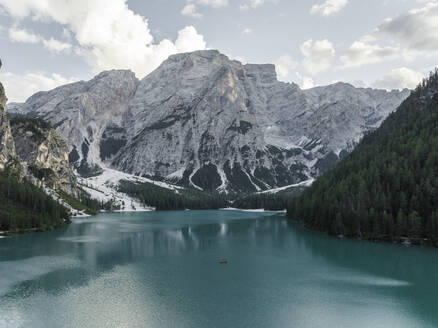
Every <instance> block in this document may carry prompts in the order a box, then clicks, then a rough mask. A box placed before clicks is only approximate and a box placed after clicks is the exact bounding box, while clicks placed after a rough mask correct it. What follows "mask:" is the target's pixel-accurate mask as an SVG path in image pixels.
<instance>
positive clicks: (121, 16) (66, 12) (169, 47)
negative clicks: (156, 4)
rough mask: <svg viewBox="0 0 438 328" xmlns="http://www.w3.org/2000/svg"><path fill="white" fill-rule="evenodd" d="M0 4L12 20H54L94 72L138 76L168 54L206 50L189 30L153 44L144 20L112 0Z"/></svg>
mask: <svg viewBox="0 0 438 328" xmlns="http://www.w3.org/2000/svg"><path fill="white" fill-rule="evenodd" d="M197 2H199V3H202V4H210V5H212V6H221V5H223V4H224V3H228V1H227V0H197ZM0 5H2V6H3V8H4V9H5V10H6V11H7V12H8V13H9V14H10V15H11V16H13V17H14V18H15V19H24V18H27V17H30V18H32V19H33V20H38V21H41V22H48V21H49V22H50V21H53V22H57V23H59V24H60V25H62V27H64V28H67V29H68V30H70V31H71V34H72V36H73V37H74V38H75V39H76V42H77V44H78V47H77V49H76V47H75V52H76V53H78V54H80V55H81V56H83V57H84V58H85V59H86V60H87V61H88V63H89V64H90V65H91V67H92V68H93V70H94V71H95V72H99V71H102V70H106V69H113V68H116V69H117V68H125V69H131V70H133V71H134V72H135V73H136V74H137V75H138V76H139V77H143V76H145V75H147V74H148V73H150V72H151V71H153V70H154V69H155V68H156V67H158V66H159V65H160V64H161V62H162V61H163V60H165V59H166V58H167V57H169V55H172V54H175V53H178V52H184V51H189V50H187V49H190V51H192V50H200V49H204V48H205V47H206V44H205V41H204V39H203V37H202V35H199V34H198V33H197V32H196V30H195V28H193V27H186V28H184V29H182V30H181V31H180V33H179V34H178V39H177V40H175V42H172V41H170V40H167V39H164V40H161V41H160V42H155V41H154V38H153V36H152V35H151V33H150V30H149V25H148V21H147V19H146V18H144V17H143V16H141V15H138V14H136V13H134V12H133V11H132V10H130V9H129V8H128V5H127V3H126V0H113V1H111V5H108V1H107V0H75V1H70V0H38V1H35V0H0ZM190 44H191V45H190ZM53 45H54V43H52V46H53ZM189 45H190V46H189ZM58 48H59V47H58Z"/></svg>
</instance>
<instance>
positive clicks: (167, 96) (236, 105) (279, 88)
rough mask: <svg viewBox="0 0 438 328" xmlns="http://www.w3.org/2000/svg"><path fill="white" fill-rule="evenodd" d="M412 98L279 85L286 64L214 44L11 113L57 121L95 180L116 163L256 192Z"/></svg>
mask: <svg viewBox="0 0 438 328" xmlns="http://www.w3.org/2000/svg"><path fill="white" fill-rule="evenodd" d="M409 94H410V91H409V90H403V91H391V92H388V91H385V90H374V89H364V88H355V87H353V86H352V85H349V84H345V83H336V84H333V85H329V86H326V87H317V88H313V89H309V90H301V89H300V88H299V86H298V85H296V84H293V83H292V84H291V83H283V82H279V81H278V80H277V76H276V73H275V67H274V65H269V64H268V65H253V64H247V65H243V64H242V63H240V62H238V61H234V60H230V59H229V58H228V57H226V56H225V55H222V54H220V53H219V52H218V51H215V50H207V51H197V52H193V53H185V54H178V55H173V56H171V57H169V59H167V60H166V61H165V62H163V63H162V64H161V66H160V67H159V68H157V69H156V70H155V71H154V72H152V73H151V74H149V75H148V76H146V77H145V78H144V79H142V80H140V81H139V80H138V79H137V78H136V77H135V75H134V73H132V72H130V71H120V70H119V71H106V72H102V73H101V74H99V75H97V76H96V77H95V78H94V79H92V80H91V81H88V82H84V81H81V82H77V83H73V84H69V85H65V86H61V87H58V88H56V89H54V90H51V91H48V92H39V93H37V94H35V95H33V96H32V97H30V98H29V99H28V100H27V101H26V102H25V103H23V104H17V103H13V104H9V105H8V112H9V113H10V114H24V115H29V116H33V117H38V118H42V119H44V120H47V121H49V122H50V123H51V124H52V126H53V128H54V129H55V130H56V131H57V132H58V134H59V135H60V136H61V138H63V140H64V141H65V142H66V144H67V147H68V151H69V160H70V162H71V163H73V164H74V165H75V167H76V169H77V170H78V172H79V173H80V174H81V175H83V176H92V175H97V174H99V173H100V172H101V171H102V168H103V167H111V168H113V169H116V170H119V171H123V172H126V173H132V174H136V175H141V176H144V177H150V178H154V179H159V180H166V181H169V182H172V183H176V184H180V185H185V186H191V187H194V188H197V189H202V190H206V191H213V190H217V191H227V192H255V191H261V190H267V189H272V188H278V187H283V186H287V185H292V184H296V183H300V182H302V181H306V180H310V179H312V178H315V177H317V176H319V175H321V174H322V173H324V172H325V171H327V169H329V168H331V167H333V166H334V165H335V164H336V163H337V162H338V161H339V159H341V158H343V157H344V156H345V155H346V154H348V153H349V152H351V151H352V150H353V149H354V147H355V145H357V143H358V142H359V140H360V139H361V138H362V137H363V136H364V135H365V134H366V133H367V132H369V131H373V130H375V129H376V128H377V127H379V125H380V124H381V123H382V121H383V120H384V119H385V118H386V117H387V116H388V115H389V114H390V113H391V112H393V111H394V110H395V109H396V108H397V107H398V106H399V105H400V104H401V103H402V102H403V100H405V99H406V98H407V97H408V96H409ZM0 160H1V158H0Z"/></svg>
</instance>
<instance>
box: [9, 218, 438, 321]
mask: <svg viewBox="0 0 438 328" xmlns="http://www.w3.org/2000/svg"><path fill="white" fill-rule="evenodd" d="M222 259H227V260H228V264H219V261H220V260H222ZM0 327H35V328H39V327H41V328H43V327H44V328H48V327H81V328H82V327H164V328H166V327H182V328H185V327H191V328H194V327H209V328H210V327H227V328H232V327H237V328H239V327H248V328H257V327H294V328H295V327H297V328H299V327H306V328H307V327H312V328H313V327H336V328H338V327H348V328H351V327H385V328H387V327H397V328H403V327H409V328H412V327H438V249H433V248H422V247H410V248H407V247H403V246H400V245H391V244H377V243H369V242H360V241H352V240H339V239H335V238H331V237H328V236H325V235H322V234H319V233H314V232H310V231H307V230H305V229H303V228H301V227H300V226H298V225H296V224H295V223H291V222H289V221H288V220H286V218H285V217H284V216H282V215H278V214H269V213H249V212H239V211H180V212H177V211H175V212H147V213H107V214H100V215H98V216H96V217H91V218H83V219H75V220H74V222H73V223H72V224H71V225H70V226H68V227H67V228H66V229H63V230H59V231H55V232H48V233H36V234H29V235H20V236H15V237H9V238H4V239H0Z"/></svg>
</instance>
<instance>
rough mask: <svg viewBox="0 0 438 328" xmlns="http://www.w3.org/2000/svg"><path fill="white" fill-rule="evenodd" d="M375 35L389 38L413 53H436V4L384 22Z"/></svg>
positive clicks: (437, 8)
mask: <svg viewBox="0 0 438 328" xmlns="http://www.w3.org/2000/svg"><path fill="white" fill-rule="evenodd" d="M377 34H378V35H380V36H389V37H390V38H391V39H392V40H395V41H398V42H399V43H400V44H401V45H403V46H405V47H406V48H408V49H410V50H413V51H418V52H421V53H424V54H427V52H430V51H433V52H435V53H436V52H438V2H436V1H434V2H429V3H427V4H426V5H425V6H424V7H422V8H418V9H413V10H411V11H409V12H408V13H405V14H402V15H399V16H397V17H396V18H393V19H387V20H385V21H384V22H383V23H382V24H381V25H380V26H379V27H378V28H377Z"/></svg>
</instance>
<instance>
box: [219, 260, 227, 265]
mask: <svg viewBox="0 0 438 328" xmlns="http://www.w3.org/2000/svg"><path fill="white" fill-rule="evenodd" d="M219 264H228V260H220V261H219Z"/></svg>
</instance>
